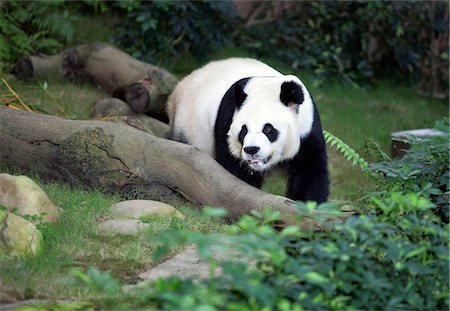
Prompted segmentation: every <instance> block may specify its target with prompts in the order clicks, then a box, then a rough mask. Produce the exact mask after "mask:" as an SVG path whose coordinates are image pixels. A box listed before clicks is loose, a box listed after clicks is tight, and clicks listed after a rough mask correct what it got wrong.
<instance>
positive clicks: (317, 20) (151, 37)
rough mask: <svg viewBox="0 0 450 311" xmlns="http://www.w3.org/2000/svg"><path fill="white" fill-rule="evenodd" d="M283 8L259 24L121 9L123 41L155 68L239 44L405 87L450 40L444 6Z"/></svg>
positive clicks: (198, 8)
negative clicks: (170, 60)
mask: <svg viewBox="0 0 450 311" xmlns="http://www.w3.org/2000/svg"><path fill="white" fill-rule="evenodd" d="M277 5H279V3H277V2H276V1H274V2H269V1H268V2H262V3H260V4H256V6H260V7H261V8H260V7H258V8H256V9H255V8H254V12H253V13H254V16H253V18H254V20H243V19H242V18H240V17H238V15H237V14H236V12H235V9H234V7H233V6H232V4H231V1H206V0H205V1H182V2H179V1H152V2H149V3H147V2H142V3H141V4H140V5H139V3H137V4H136V2H134V4H133V5H129V4H127V5H126V7H124V4H122V5H116V6H119V7H122V10H124V11H126V13H127V14H128V15H127V17H128V18H127V19H126V20H125V21H124V23H123V24H122V27H120V28H119V29H118V32H119V34H118V36H117V37H116V41H117V42H118V43H119V44H120V45H121V46H122V47H123V48H124V49H126V50H127V51H128V52H130V53H132V55H133V56H135V57H137V58H140V59H142V60H145V61H149V62H161V61H162V60H164V61H166V62H167V60H168V58H170V57H174V56H175V57H177V56H179V55H180V54H185V53H188V54H190V55H192V56H193V57H195V58H200V59H201V58H203V57H204V56H205V55H208V54H209V53H211V52H212V51H214V50H215V49H216V48H217V47H219V46H224V45H229V44H231V43H232V44H234V45H235V46H238V47H240V48H244V49H246V50H249V51H251V53H252V54H253V55H255V56H257V57H268V58H277V59H278V60H281V61H283V62H285V63H286V64H288V65H289V66H291V67H293V68H308V69H311V70H313V71H314V73H315V75H316V77H318V78H320V79H338V80H341V81H344V82H346V83H348V84H353V85H364V84H367V83H368V82H370V81H371V80H372V77H374V76H376V77H380V76H384V77H390V76H391V75H392V73H397V75H398V78H399V79H401V80H402V81H405V80H407V81H417V80H418V78H419V77H420V75H421V73H424V72H421V71H423V70H425V69H427V68H428V67H429V68H428V69H427V70H425V71H426V72H428V71H431V70H432V68H431V67H432V66H431V64H427V65H426V63H427V62H429V59H430V57H431V56H430V51H431V42H430V40H435V41H436V40H437V41H436V42H434V43H432V44H437V43H439V42H440V41H442V39H445V35H447V36H448V27H447V25H448V14H446V13H445V12H446V11H448V3H446V2H443V1H440V2H435V3H434V4H429V3H416V2H411V1H392V2H386V1H366V2H364V1H310V2H306V3H295V2H293V3H290V4H288V6H289V8H288V9H286V10H281V11H277V10H276V9H274V7H276V6H277ZM279 6H280V5H279ZM255 12H259V13H258V14H256V13H255ZM433 38H434V39H433ZM447 41H448V39H447ZM438 49H439V51H438V54H440V53H442V55H437V57H438V58H439V61H438V62H436V61H435V65H437V64H439V65H443V66H444V67H445V68H447V67H448V50H446V49H445V48H444V49H443V48H442V47H439V48H438ZM433 53H435V52H433ZM432 57H436V56H435V55H434V56H432ZM425 60H427V62H426V61H425ZM445 65H447V66H445ZM436 73H437V71H436V70H435V72H434V73H433V74H429V73H427V74H428V75H434V76H436ZM441 76H442V75H440V74H439V75H437V77H438V78H440V77H441ZM436 79H437V78H436ZM445 79H447V80H448V75H447V77H446V78H445V77H444V80H445ZM434 82H435V83H437V84H439V85H441V84H443V82H442V81H434ZM447 84H448V81H447ZM426 91H428V90H426Z"/></svg>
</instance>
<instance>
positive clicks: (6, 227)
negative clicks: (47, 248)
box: [0, 210, 43, 256]
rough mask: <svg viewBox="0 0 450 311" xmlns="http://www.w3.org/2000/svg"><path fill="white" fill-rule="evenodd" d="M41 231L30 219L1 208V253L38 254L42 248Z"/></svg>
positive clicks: (17, 254) (16, 254)
mask: <svg viewBox="0 0 450 311" xmlns="http://www.w3.org/2000/svg"><path fill="white" fill-rule="evenodd" d="M42 246H43V239H42V234H41V232H40V231H39V230H38V229H37V228H36V226H35V225H33V224H32V223H31V222H29V221H28V220H26V219H24V218H22V217H20V216H17V215H14V214H12V213H9V212H5V211H3V210H0V254H4V255H7V256H27V255H36V254H37V253H39V252H40V251H41V250H42Z"/></svg>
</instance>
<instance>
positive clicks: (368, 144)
mask: <svg viewBox="0 0 450 311" xmlns="http://www.w3.org/2000/svg"><path fill="white" fill-rule="evenodd" d="M366 148H367V149H368V150H373V151H375V152H376V154H377V155H378V158H380V159H382V160H383V161H391V160H392V159H391V157H390V156H388V155H387V153H386V152H384V151H383V150H382V149H381V147H380V145H379V144H378V143H377V142H376V141H374V140H373V139H370V138H368V139H367V140H366Z"/></svg>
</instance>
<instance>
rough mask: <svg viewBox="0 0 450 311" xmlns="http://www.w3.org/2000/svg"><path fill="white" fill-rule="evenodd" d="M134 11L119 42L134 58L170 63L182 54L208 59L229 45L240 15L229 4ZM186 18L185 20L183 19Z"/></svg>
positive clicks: (177, 4)
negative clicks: (170, 59) (171, 59)
mask: <svg viewBox="0 0 450 311" xmlns="http://www.w3.org/2000/svg"><path fill="white" fill-rule="evenodd" d="M119 6H120V7H121V8H123V9H125V10H127V11H131V12H129V13H128V18H127V19H126V20H125V21H124V23H123V24H122V25H121V27H119V29H118V32H119V35H118V36H117V38H116V40H117V41H118V42H119V43H120V45H121V46H122V47H124V48H125V50H127V51H128V52H129V53H131V54H132V55H133V56H134V57H137V58H139V59H142V60H144V61H148V62H161V61H162V60H165V61H167V59H168V58H169V57H174V56H178V55H179V54H183V53H184V54H191V55H194V56H196V57H204V56H206V55H208V53H210V52H211V51H213V50H214V47H218V46H223V45H226V44H229V43H230V41H231V36H230V33H231V30H232V25H233V21H235V20H236V19H237V15H236V14H235V12H234V10H233V9H232V6H231V2H229V1H152V2H143V3H141V5H140V6H138V7H130V6H129V5H127V6H126V7H124V4H120V5H119ZM181 17H182V18H181Z"/></svg>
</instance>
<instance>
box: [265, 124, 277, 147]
mask: <svg viewBox="0 0 450 311" xmlns="http://www.w3.org/2000/svg"><path fill="white" fill-rule="evenodd" d="M263 133H264V135H266V136H267V139H269V141H270V142H271V143H273V142H274V141H276V140H277V139H278V130H277V129H276V128H274V127H273V125H272V124H270V123H266V124H264V128H263Z"/></svg>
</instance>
